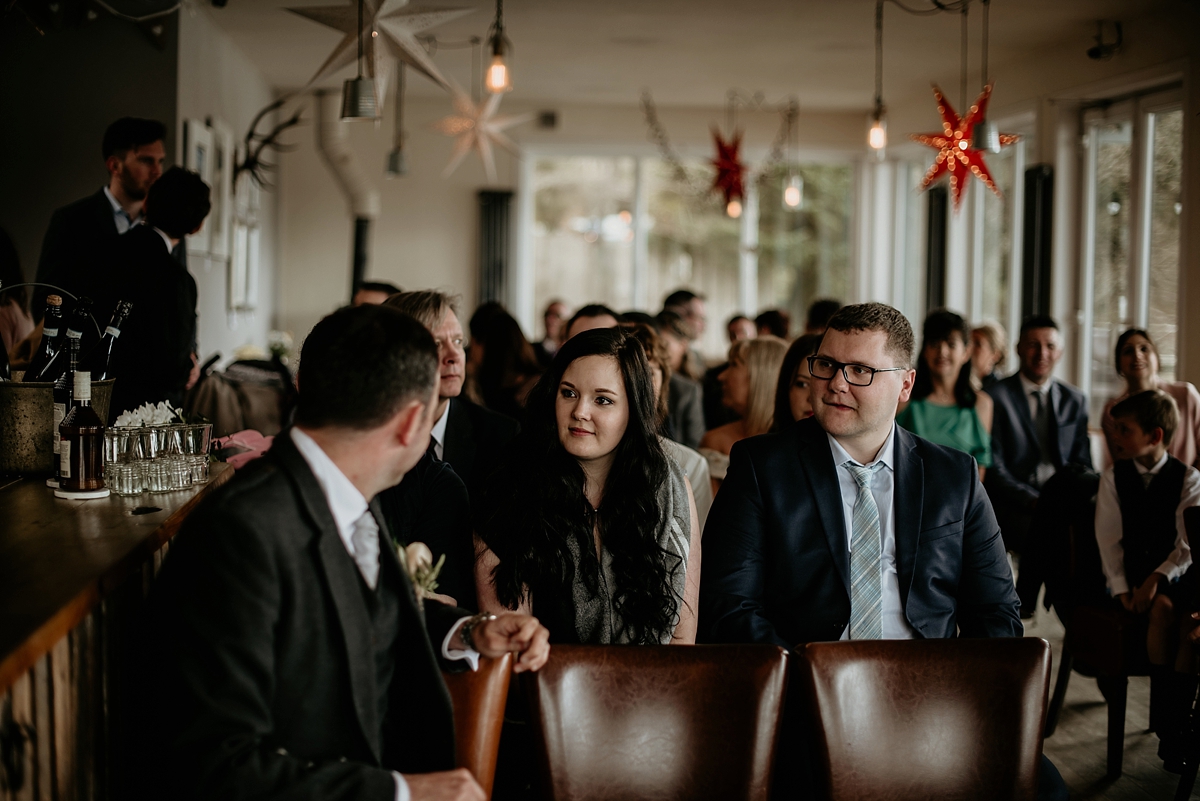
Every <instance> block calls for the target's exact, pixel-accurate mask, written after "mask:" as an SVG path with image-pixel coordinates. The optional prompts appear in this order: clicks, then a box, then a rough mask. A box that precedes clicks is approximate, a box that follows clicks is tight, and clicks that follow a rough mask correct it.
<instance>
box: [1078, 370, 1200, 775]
mask: <svg viewBox="0 0 1200 801" xmlns="http://www.w3.org/2000/svg"><path fill="white" fill-rule="evenodd" d="M1112 414H1113V420H1114V421H1115V426H1116V437H1115V438H1114V439H1115V442H1116V445H1117V449H1118V453H1114V454H1113V456H1114V458H1115V459H1116V461H1115V463H1114V464H1113V466H1112V467H1110V468H1108V469H1107V470H1105V471H1104V474H1103V477H1102V478H1101V480H1100V491H1099V494H1098V496H1097V498H1096V543H1097V545H1098V546H1099V548H1100V559H1101V562H1102V563H1103V565H1104V575H1105V578H1106V579H1107V581H1108V589H1109V592H1111V593H1112V595H1113V597H1114V598H1115V599H1116V600H1117V601H1119V602H1120V604H1121V606H1123V607H1124V608H1125V609H1126V610H1128V611H1129V612H1133V613H1134V614H1138V615H1142V614H1145V615H1148V618H1149V619H1148V632H1147V636H1146V649H1147V652H1148V654H1149V656H1150V663H1151V665H1152V666H1153V667H1152V673H1151V678H1150V728H1151V729H1153V730H1154V731H1156V732H1157V733H1158V735H1159V738H1160V740H1162V741H1163V745H1162V746H1161V747H1160V748H1159V755H1160V756H1162V757H1164V759H1166V761H1167V763H1168V768H1170V767H1171V763H1172V762H1174V761H1176V760H1175V758H1174V754H1173V753H1172V747H1173V745H1174V743H1173V740H1175V739H1177V738H1176V735H1177V733H1178V730H1179V728H1180V726H1181V725H1182V719H1181V716H1182V715H1184V714H1186V712H1187V710H1188V708H1189V707H1190V706H1191V701H1192V698H1193V696H1194V695H1195V690H1196V684H1195V678H1194V674H1193V673H1192V672H1191V671H1190V665H1187V664H1177V657H1178V662H1183V663H1186V662H1187V661H1188V660H1186V659H1185V658H1184V657H1185V656H1186V654H1184V653H1178V654H1177V651H1180V649H1179V648H1178V645H1179V632H1180V627H1181V624H1183V621H1186V620H1187V614H1186V613H1187V612H1190V611H1192V610H1193V609H1195V585H1194V580H1193V579H1194V577H1189V580H1184V581H1181V579H1183V578H1184V576H1185V574H1187V572H1188V567H1189V566H1190V565H1191V563H1192V553H1191V548H1190V547H1189V544H1188V538H1187V531H1186V529H1185V528H1184V525H1183V510H1184V509H1186V508H1188V507H1189V506H1196V505H1200V472H1198V471H1197V470H1196V468H1194V467H1189V466H1187V465H1185V464H1183V462H1181V461H1179V460H1178V459H1176V458H1175V457H1173V456H1171V455H1169V454H1168V453H1167V446H1168V445H1169V444H1170V443H1171V437H1172V435H1173V434H1174V433H1175V429H1176V427H1177V426H1178V424H1179V410H1178V409H1177V408H1176V406H1175V401H1174V400H1173V399H1172V398H1171V396H1170V395H1168V394H1167V393H1165V392H1162V391H1161V390H1149V391H1146V392H1140V393H1138V394H1137V395H1133V396H1131V397H1129V398H1127V399H1125V400H1123V401H1121V402H1120V403H1118V404H1117V405H1116V406H1114V407H1113V410H1112ZM1188 628H1190V626H1188ZM1182 650H1183V651H1187V649H1182Z"/></svg>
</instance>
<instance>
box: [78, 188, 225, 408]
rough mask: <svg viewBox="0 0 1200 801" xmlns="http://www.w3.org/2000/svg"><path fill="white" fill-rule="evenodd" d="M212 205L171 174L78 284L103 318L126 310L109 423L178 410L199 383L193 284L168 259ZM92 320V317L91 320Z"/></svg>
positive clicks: (203, 193) (117, 350) (188, 275)
mask: <svg viewBox="0 0 1200 801" xmlns="http://www.w3.org/2000/svg"><path fill="white" fill-rule="evenodd" d="M211 208H212V204H211V202H210V200H209V188H208V184H206V183H204V181H202V180H201V179H200V176H199V175H198V174H197V173H195V172H192V171H191V170H185V169H183V168H182V167H172V168H171V169H169V170H167V171H166V172H165V173H163V175H162V177H161V178H159V179H158V180H157V181H155V182H154V185H153V186H151V187H150V191H149V192H148V193H147V195H146V203H145V218H146V223H145V225H138V226H136V227H134V228H133V229H132V230H130V231H129V233H127V234H125V235H124V236H122V237H121V238H120V240H119V241H118V242H117V244H116V246H115V248H114V250H113V253H112V254H111V255H110V256H109V258H107V259H106V260H105V262H104V263H103V265H102V266H100V267H98V268H97V270H96V271H95V274H94V275H92V276H90V277H89V279H86V283H85V286H87V284H91V285H90V286H88V289H87V293H86V294H88V295H90V296H91V297H92V298H94V299H95V301H96V304H95V307H94V308H95V309H96V310H97V311H98V312H103V314H111V313H112V309H113V308H115V307H116V304H117V301H118V300H126V301H130V302H131V303H133V309H132V311H131V312H130V314H129V318H128V319H127V320H126V321H125V325H124V326H123V327H122V328H121V346H120V347H118V348H114V349H113V357H112V371H113V377H114V378H116V379H117V381H116V383H115V384H114V385H113V390H112V401H111V402H110V404H109V409H110V417H113V418H115V417H116V416H117V415H118V414H120V413H121V412H124V411H127V410H129V409H136V408H137V407H138V406H141V405H142V404H143V403H158V402H159V401H163V400H166V401H170V402H171V404H172V405H173V406H178V407H181V406H183V395H184V392H185V391H186V390H188V389H190V388H191V386H192V385H193V384H194V383H195V381H196V378H197V377H198V375H199V368H198V367H197V359H196V352H195V347H196V302H197V297H198V293H197V290H196V279H195V278H193V277H192V274H191V273H189V272H188V270H187V268H186V267H184V266H183V265H181V264H180V263H179V262H178V261H176V260H175V258H174V257H173V256H172V255H171V251H172V250H174V248H175V247H176V246H177V245H178V244H179V243H180V242H181V241H183V238H184V237H185V236H187V235H188V234H194V233H196V232H197V231H199V230H200V227H201V226H202V225H203V224H204V219H205V218H206V217H207V216H208V212H209V211H210V210H211ZM97 316H99V315H97Z"/></svg>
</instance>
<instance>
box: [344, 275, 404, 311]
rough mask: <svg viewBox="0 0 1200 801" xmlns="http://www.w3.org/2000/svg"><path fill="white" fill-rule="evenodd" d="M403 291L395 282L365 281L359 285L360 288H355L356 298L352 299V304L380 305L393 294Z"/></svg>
mask: <svg viewBox="0 0 1200 801" xmlns="http://www.w3.org/2000/svg"><path fill="white" fill-rule="evenodd" d="M403 291H404V290H402V289H401V288H400V287H398V286H396V285H395V284H389V283H388V282H386V281H363V282H362V283H361V284H359V285H358V289H356V290H354V298H353V299H352V300H351V301H350V305H351V306H365V305H367V304H370V305H372V306H378V305H379V304H381V303H383V302H384V301H385V300H387V299H388V298H390V297H391V296H392V295H398V294H400V293H401V292H403Z"/></svg>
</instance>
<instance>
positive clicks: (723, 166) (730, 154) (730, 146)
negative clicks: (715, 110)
mask: <svg viewBox="0 0 1200 801" xmlns="http://www.w3.org/2000/svg"><path fill="white" fill-rule="evenodd" d="M712 134H713V141H714V142H716V145H717V157H716V158H715V159H713V160H712V165H713V166H714V167H716V168H717V177H716V178H714V179H713V186H712V188H713V189H714V190H715V191H719V192H720V193H721V194H722V195H723V196H724V197H725V205H726V206H728V205H729V202H730V201H732V200H737V201H741V200H742V199H743V198H744V197H745V196H746V188H745V185H744V184H743V182H742V176H743V175H744V174H745V172H746V165H745V164H743V163H742V159H741V157H740V156H739V155H738V151H739V150H740V149H741V147H742V133H741V131H738V132H737V133H735V134H734V135H733V138H732V139H730V140H729V141H728V142H726V141H725V140H724V139H722V138H721V132H720V131H718V130H717V129H716V128H713V132H712Z"/></svg>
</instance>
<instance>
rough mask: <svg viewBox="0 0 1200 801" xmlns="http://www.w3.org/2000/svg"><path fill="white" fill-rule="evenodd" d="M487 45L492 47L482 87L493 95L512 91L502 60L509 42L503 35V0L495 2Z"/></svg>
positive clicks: (509, 77)
mask: <svg viewBox="0 0 1200 801" xmlns="http://www.w3.org/2000/svg"><path fill="white" fill-rule="evenodd" d="M489 34H490V35H489V36H488V43H489V44H490V45H491V47H492V60H491V62H489V63H488V67H487V74H486V76H485V78H484V85H486V86H487V90H488V91H489V92H491V93H492V94H494V95H498V94H500V93H501V92H511V91H512V74H511V71H510V70H509V68H508V63H507V62H506V61H505V60H504V56H505V55H506V54H507V52H508V49H509V46H510V44H511V43H510V42H509V41H508V38H507V37H506V36H505V35H504V0H496V20H495V21H494V22H493V23H492V29H491V31H489Z"/></svg>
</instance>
